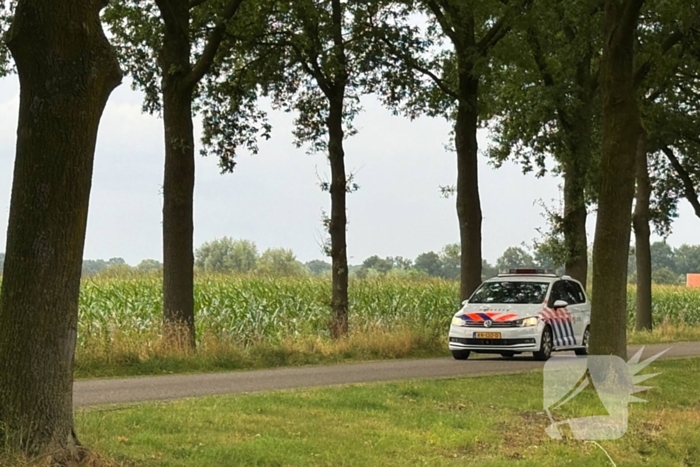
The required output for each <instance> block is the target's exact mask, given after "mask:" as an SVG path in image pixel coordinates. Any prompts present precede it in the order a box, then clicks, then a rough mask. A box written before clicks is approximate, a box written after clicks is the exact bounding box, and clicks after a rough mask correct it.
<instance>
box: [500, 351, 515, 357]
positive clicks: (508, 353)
mask: <svg viewBox="0 0 700 467" xmlns="http://www.w3.org/2000/svg"><path fill="white" fill-rule="evenodd" d="M501 357H503V358H513V357H515V352H501Z"/></svg>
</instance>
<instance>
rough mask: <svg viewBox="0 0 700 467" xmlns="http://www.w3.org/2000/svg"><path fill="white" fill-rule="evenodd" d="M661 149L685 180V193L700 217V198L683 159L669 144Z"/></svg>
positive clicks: (682, 179)
mask: <svg viewBox="0 0 700 467" xmlns="http://www.w3.org/2000/svg"><path fill="white" fill-rule="evenodd" d="M661 151H663V153H664V154H666V157H667V158H668V160H669V162H671V165H672V166H673V169H674V170H675V171H676V174H678V177H679V178H680V179H681V181H682V182H683V193H684V195H685V198H686V199H687V200H688V202H689V203H690V204H691V205H692V206H693V210H694V211H695V215H696V216H698V217H700V200H698V194H697V193H696V192H695V185H694V184H693V180H692V179H691V178H690V174H689V173H688V171H687V170H685V167H683V164H681V161H679V160H678V158H677V157H676V155H675V154H674V153H673V150H672V149H671V148H669V147H668V146H661Z"/></svg>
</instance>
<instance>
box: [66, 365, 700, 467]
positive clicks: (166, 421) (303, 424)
mask: <svg viewBox="0 0 700 467" xmlns="http://www.w3.org/2000/svg"><path fill="white" fill-rule="evenodd" d="M455 364H462V363H455ZM646 371H647V372H650V373H651V372H654V373H656V372H661V375H659V376H657V377H656V378H654V379H653V380H651V384H652V385H654V386H657V387H655V388H653V389H651V390H649V391H648V392H646V393H643V395H642V397H643V398H645V399H647V400H648V401H649V402H648V403H647V404H632V405H631V406H630V416H629V420H630V424H629V429H628V432H627V434H626V435H625V436H624V437H622V438H621V439H619V440H615V441H600V442H599V446H597V445H595V444H593V443H589V442H582V441H577V440H574V439H571V438H567V439H565V440H563V441H556V440H552V439H550V438H548V437H547V435H546V434H545V431H544V429H545V427H546V426H547V425H548V424H549V420H548V418H547V417H546V416H545V415H543V414H540V413H539V412H541V411H542V373H541V372H530V373H524V374H517V375H504V376H484V377H474V378H464V379H445V380H434V381H414V382H400V383H388V384H371V385H354V386H347V387H340V388H325V389H311V390H298V391H279V392H273V393H262V394H251V395H237V396H227V397H210V398H204V399H195V400H183V401H177V402H170V403H154V404H145V405H138V406H129V407H122V408H107V409H93V410H86V411H81V412H78V413H77V415H76V425H77V430H78V434H79V435H80V436H81V438H82V439H83V441H84V442H86V443H87V444H88V445H89V446H91V447H92V448H95V449H96V450H97V451H98V452H102V453H105V454H107V455H109V456H111V457H112V458H114V459H116V462H117V463H118V464H119V465H122V466H129V467H131V466H146V467H155V466H172V467H178V466H182V467H184V466H187V467H205V466H206V467H210V466H222V467H225V466H363V467H367V466H407V465H411V466H414V465H427V466H464V465H470V466H491V467H498V466H512V465H515V466H533V467H534V466H537V467H549V466H551V467H560V466H563V465H572V466H584V467H585V466H591V467H593V466H595V467H598V466H606V465H613V464H612V463H611V462H610V461H609V460H608V458H607V457H606V454H605V453H604V452H603V450H602V449H601V448H603V449H605V450H606V451H607V452H608V453H609V455H610V457H611V458H612V459H613V460H614V462H615V463H616V465H617V466H620V467H622V466H630V467H631V466H640V465H649V466H654V467H662V466H692V465H700V393H698V391H697V389H696V388H697V387H698V385H700V359H687V360H674V361H663V362H658V363H655V364H653V365H652V367H650V369H648V370H646ZM584 399H585V398H584ZM584 403H585V402H584ZM595 410H596V408H595V407H592V406H591V407H588V406H582V405H574V406H572V407H571V408H569V409H568V411H567V412H565V413H564V414H562V416H564V417H567V416H572V415H574V416H581V415H594V414H596V413H595Z"/></svg>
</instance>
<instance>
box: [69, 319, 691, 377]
mask: <svg viewBox="0 0 700 467" xmlns="http://www.w3.org/2000/svg"><path fill="white" fill-rule="evenodd" d="M446 335H447V334H446V333H445V336H439V337H435V336H434V335H430V334H427V335H426V334H420V333H417V332H415V331H413V330H411V329H408V328H405V329H394V330H391V331H382V330H373V331H365V332H355V333H353V334H352V335H351V336H350V337H348V338H346V339H341V340H338V341H334V340H332V339H329V338H327V337H313V336H300V337H295V338H292V337H289V338H285V339H282V340H281V341H280V342H270V341H266V340H264V339H263V340H260V341H257V342H249V343H247V344H245V345H244V344H241V343H238V342H236V341H233V340H227V339H222V338H219V337H216V336H206V335H205V336H203V338H202V339H201V342H200V345H199V347H198V349H197V350H196V351H189V350H183V349H178V348H172V347H167V346H165V345H163V343H162V340H161V338H160V336H159V335H158V334H155V333H153V334H141V335H139V336H138V338H136V337H135V336H131V335H122V334H118V333H117V334H114V335H113V336H111V338H110V339H109V340H108V341H106V342H105V341H103V340H101V339H99V340H97V341H95V342H92V343H89V345H86V346H83V347H79V348H78V349H77V351H76V366H75V377H76V378H81V379H82V378H100V377H128V376H140V375H158V374H176V373H207V372H222V371H235V370H253V369H262V368H274V367H283V366H303V365H322V364H335V363H349V362H359V361H370V360H389V359H398V358H434V357H445V356H449V351H448V350H447V345H446V343H445V340H446ZM628 338H629V339H628V341H629V343H630V344H653V343H665V342H682V341H700V326H687V325H678V326H672V325H670V324H661V325H659V326H657V327H656V328H655V329H654V331H651V332H634V331H630V333H629V335H628Z"/></svg>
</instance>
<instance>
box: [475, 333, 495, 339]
mask: <svg viewBox="0 0 700 467" xmlns="http://www.w3.org/2000/svg"><path fill="white" fill-rule="evenodd" d="M474 337H475V338H476V339H500V338H501V333H500V332H475V333H474Z"/></svg>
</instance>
